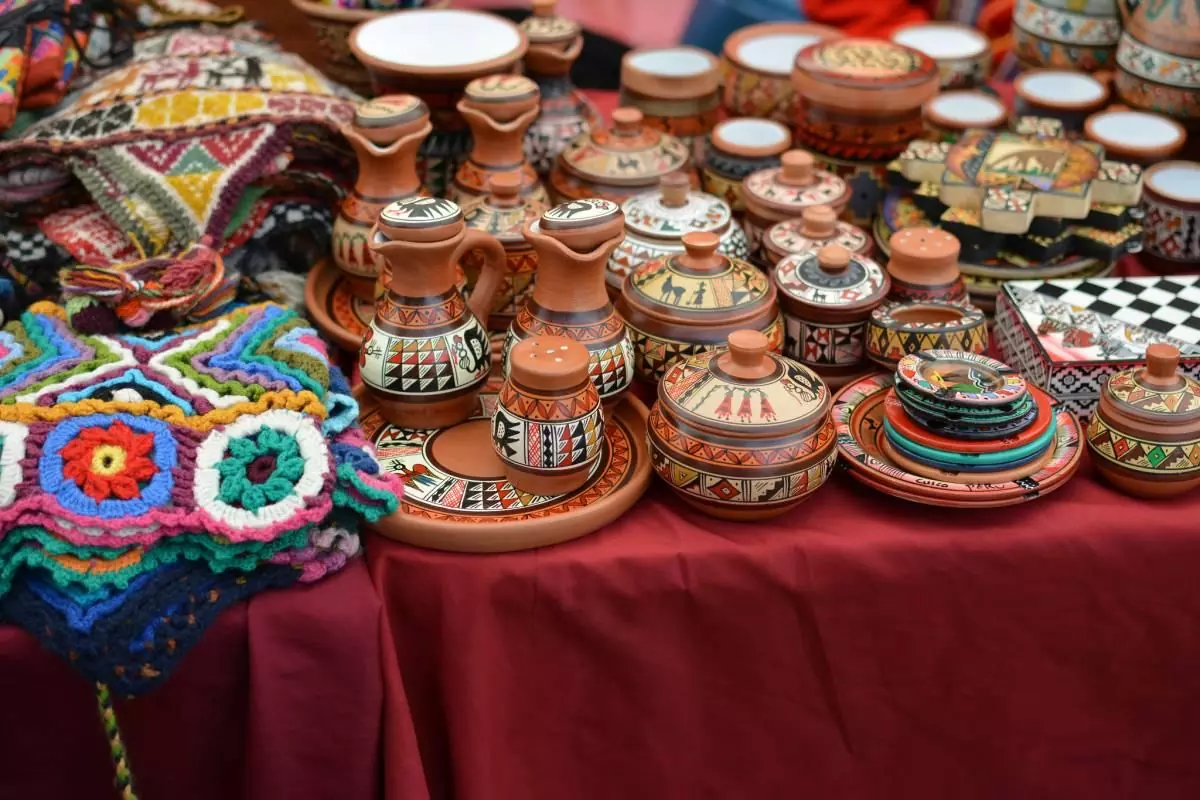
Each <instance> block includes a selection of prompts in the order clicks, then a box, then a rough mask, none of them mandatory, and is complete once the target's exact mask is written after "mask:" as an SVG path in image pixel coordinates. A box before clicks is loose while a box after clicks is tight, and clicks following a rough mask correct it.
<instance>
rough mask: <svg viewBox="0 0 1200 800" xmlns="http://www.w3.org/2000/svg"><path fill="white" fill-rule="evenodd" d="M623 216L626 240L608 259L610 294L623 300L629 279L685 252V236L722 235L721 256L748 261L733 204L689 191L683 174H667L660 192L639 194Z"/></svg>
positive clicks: (689, 184) (703, 193) (623, 206)
mask: <svg viewBox="0 0 1200 800" xmlns="http://www.w3.org/2000/svg"><path fill="white" fill-rule="evenodd" d="M621 210H622V211H624V212H625V241H623V242H621V246H620V247H618V248H617V249H616V250H615V251H614V252H613V254H612V257H611V258H610V259H608V272H607V274H606V275H605V279H606V280H607V281H608V291H609V294H610V295H611V296H612V297H613V299H614V300H616V298H618V297H620V296H621V285H622V284H623V283H624V282H625V276H626V275H628V274H629V273H630V272H632V271H633V270H635V269H637V268H638V267H640V266H641V265H642V264H645V263H646V262H647V261H650V260H652V259H655V258H661V257H663V256H668V255H673V254H678V253H682V252H683V237H684V234H687V233H712V234H715V235H716V236H718V237H719V239H720V244H718V246H717V252H719V253H721V254H722V255H727V256H730V257H732V258H740V259H745V258H748V257H749V255H750V246H749V244H748V243H747V241H746V234H745V232H743V231H742V227H741V226H740V225H738V224H736V223H735V222H733V214H732V213H731V212H730V210H729V206H728V205H727V204H726V203H725V201H724V200H722V199H721V198H719V197H714V196H713V195H711V194H707V193H705V192H695V191H692V190H691V182H690V181H689V180H688V176H687V175H685V174H683V173H681V172H672V173H671V174H670V175H664V176H663V178H662V180H661V181H659V188H658V190H657V191H652V192H646V193H644V194H639V195H637V196H636V197H632V198H630V199H629V200H626V201H625V203H624V204H623V205H622V206H621Z"/></svg>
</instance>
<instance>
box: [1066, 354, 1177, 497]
mask: <svg viewBox="0 0 1200 800" xmlns="http://www.w3.org/2000/svg"><path fill="white" fill-rule="evenodd" d="M1087 440H1088V449H1089V450H1091V452H1092V463H1094V464H1095V465H1096V469H1098V470H1099V471H1100V474H1101V475H1102V476H1104V479H1105V480H1107V481H1108V482H1109V483H1111V484H1112V485H1113V486H1115V487H1116V488H1118V489H1120V490H1121V491H1123V492H1126V493H1127V494H1131V495H1134V496H1136V497H1147V498H1163V497H1174V496H1175V495H1179V494H1183V493H1184V492H1186V491H1189V490H1190V489H1194V488H1195V487H1196V486H1198V485H1200V383H1197V382H1196V381H1195V380H1194V379H1193V378H1190V377H1188V376H1187V375H1184V374H1182V373H1180V372H1179V349H1178V348H1176V347H1175V346H1174V345H1169V344H1161V343H1159V344H1152V345H1150V346H1149V347H1147V348H1146V365H1145V366H1142V367H1134V368H1133V369H1128V370H1125V371H1123V372H1118V373H1117V374H1115V375H1113V376H1112V377H1111V378H1109V380H1108V383H1107V384H1105V386H1104V390H1103V391H1102V392H1101V393H1100V405H1099V406H1097V408H1096V411H1095V413H1093V414H1092V419H1091V422H1090V423H1089V425H1088V429H1087Z"/></svg>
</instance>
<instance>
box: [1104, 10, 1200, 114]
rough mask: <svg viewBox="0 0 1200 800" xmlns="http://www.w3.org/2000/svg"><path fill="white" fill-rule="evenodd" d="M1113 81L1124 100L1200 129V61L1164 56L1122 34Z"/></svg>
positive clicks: (1131, 104)
mask: <svg viewBox="0 0 1200 800" xmlns="http://www.w3.org/2000/svg"><path fill="white" fill-rule="evenodd" d="M1116 60H1117V73H1116V76H1115V78H1114V82H1115V83H1116V89H1117V94H1118V95H1119V96H1120V98H1121V101H1122V102H1124V103H1126V104H1127V105H1130V106H1133V107H1134V108H1142V109H1146V110H1147V111H1157V112H1158V113H1160V114H1166V115H1167V116H1168V117H1172V118H1173V119H1177V120H1179V121H1180V122H1181V123H1183V125H1184V126H1185V127H1186V128H1188V129H1189V130H1195V129H1196V128H1200V58H1187V57H1184V56H1181V55H1172V54H1171V53H1164V52H1163V51H1161V50H1157V49H1155V48H1153V47H1150V46H1149V45H1145V44H1142V43H1141V42H1139V41H1138V40H1137V39H1135V38H1133V36H1132V35H1130V33H1129V31H1125V32H1124V33H1122V34H1121V42H1120V44H1119V45H1118V46H1117V59H1116Z"/></svg>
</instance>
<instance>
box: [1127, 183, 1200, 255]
mask: <svg viewBox="0 0 1200 800" xmlns="http://www.w3.org/2000/svg"><path fill="white" fill-rule="evenodd" d="M1142 205H1143V208H1144V209H1145V212H1146V216H1145V218H1144V219H1143V220H1142V225H1143V227H1144V228H1145V233H1144V236H1143V239H1142V247H1143V249H1142V253H1141V255H1140V259H1141V261H1142V262H1143V263H1144V264H1146V265H1147V266H1149V267H1151V268H1153V269H1154V270H1156V271H1158V272H1184V271H1189V270H1194V269H1195V268H1196V266H1197V265H1198V264H1200V163H1196V162H1195V161H1164V162H1163V163H1161V164H1155V165H1154V166H1153V167H1151V168H1150V169H1148V170H1146V175H1145V178H1144V183H1143V186H1142Z"/></svg>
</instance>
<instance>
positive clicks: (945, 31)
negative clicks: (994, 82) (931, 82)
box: [891, 22, 992, 89]
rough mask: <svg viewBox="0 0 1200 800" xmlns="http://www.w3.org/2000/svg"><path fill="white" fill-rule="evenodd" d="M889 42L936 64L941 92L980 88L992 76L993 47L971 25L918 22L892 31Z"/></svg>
mask: <svg viewBox="0 0 1200 800" xmlns="http://www.w3.org/2000/svg"><path fill="white" fill-rule="evenodd" d="M891 39H892V41H893V42H895V43H896V44H902V45H904V46H905V47H911V48H912V49H913V50H919V51H920V52H922V53H924V54H925V55H927V56H929V57H930V58H932V59H933V60H934V61H936V62H937V65H938V72H939V73H940V74H941V84H942V88H943V89H971V88H974V87H976V86H982V85H984V84H986V83H987V80H988V76H989V75H991V72H992V43H991V41H989V40H988V38H987V37H986V36H984V35H983V33H982V32H981V31H980V30H979V29H978V28H975V27H972V26H971V25H964V24H962V23H960V22H917V23H914V24H912V25H905V26H904V27H902V28H899V29H897V30H895V31H893V32H892V36H891Z"/></svg>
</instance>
